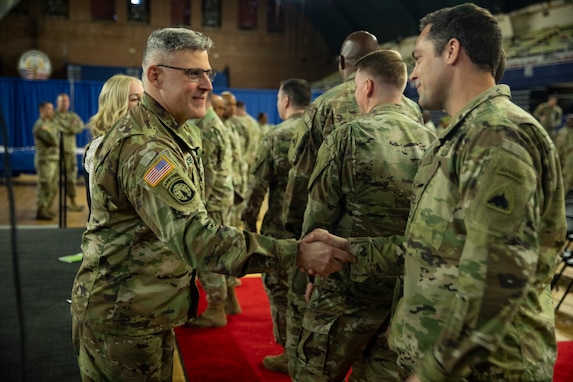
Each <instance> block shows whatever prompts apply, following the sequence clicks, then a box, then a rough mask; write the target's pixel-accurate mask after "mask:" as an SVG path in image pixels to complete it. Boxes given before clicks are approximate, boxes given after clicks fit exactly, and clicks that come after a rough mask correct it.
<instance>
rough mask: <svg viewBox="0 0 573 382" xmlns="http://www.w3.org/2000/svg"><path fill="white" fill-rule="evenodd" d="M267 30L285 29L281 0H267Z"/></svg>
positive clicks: (280, 30)
mask: <svg viewBox="0 0 573 382" xmlns="http://www.w3.org/2000/svg"><path fill="white" fill-rule="evenodd" d="M267 31H268V32H284V31H285V10H284V2H283V0H267Z"/></svg>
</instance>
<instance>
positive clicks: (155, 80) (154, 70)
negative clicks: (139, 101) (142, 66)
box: [145, 65, 161, 88]
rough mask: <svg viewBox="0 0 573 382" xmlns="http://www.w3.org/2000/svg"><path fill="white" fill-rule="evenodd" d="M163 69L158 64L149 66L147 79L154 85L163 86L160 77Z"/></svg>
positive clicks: (146, 73)
mask: <svg viewBox="0 0 573 382" xmlns="http://www.w3.org/2000/svg"><path fill="white" fill-rule="evenodd" d="M160 74H161V71H160V70H159V68H158V67H157V66H156V65H151V66H150V67H148V68H147V71H146V72H145V75H146V76H147V80H148V81H149V83H150V84H152V85H153V86H155V87H157V88H159V87H161V79H160Z"/></svg>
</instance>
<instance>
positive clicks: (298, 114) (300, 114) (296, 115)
mask: <svg viewBox="0 0 573 382" xmlns="http://www.w3.org/2000/svg"><path fill="white" fill-rule="evenodd" d="M302 114H303V112H302V111H300V112H297V113H292V114H291V115H289V117H288V118H287V120H289V119H294V118H300V117H302Z"/></svg>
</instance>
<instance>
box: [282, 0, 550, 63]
mask: <svg viewBox="0 0 573 382" xmlns="http://www.w3.org/2000/svg"><path fill="white" fill-rule="evenodd" d="M292 1H293V3H295V4H296V6H297V7H299V9H302V11H303V12H304V13H305V14H306V15H307V17H308V19H309V20H310V22H311V23H312V24H313V25H314V26H315V28H317V29H318V30H319V31H320V32H321V33H323V34H324V37H325V39H326V41H327V43H328V45H329V47H330V50H331V51H332V54H333V55H337V54H338V53H339V51H340V45H341V44H342V41H344V39H345V38H346V36H348V35H349V34H350V33H352V32H354V31H357V30H367V31H369V32H371V33H373V34H374V35H375V36H376V37H377V38H378V41H379V42H380V43H381V44H382V43H385V42H388V41H395V40H399V39H401V38H405V37H409V36H414V35H417V34H418V32H419V29H418V23H419V20H420V19H421V18H422V17H423V16H424V15H426V14H427V13H430V12H432V11H435V10H437V9H440V8H443V7H450V6H454V5H457V4H463V3H466V2H467V1H453V0H292ZM473 2H474V3H475V4H477V5H479V6H482V7H484V8H487V9H489V10H490V11H491V12H492V13H493V14H499V13H510V12H512V11H515V10H518V9H521V8H524V7H527V6H529V5H532V4H537V3H547V4H550V1H546V2H543V1H539V0H506V1H503V0H484V1H480V0H475V1H473Z"/></svg>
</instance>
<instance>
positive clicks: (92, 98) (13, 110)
mask: <svg viewBox="0 0 573 382" xmlns="http://www.w3.org/2000/svg"><path fill="white" fill-rule="evenodd" d="M102 86H103V81H71V80H47V81H31V80H23V79H19V78H0V110H1V111H2V115H3V117H4V120H5V121H6V126H7V127H8V147H13V148H20V147H31V146H34V138H33V136H32V127H33V126H34V122H36V120H37V119H38V103H40V102H41V101H50V102H52V103H54V107H55V105H56V98H57V97H58V94H60V93H67V94H68V95H69V96H70V100H71V105H70V110H73V111H75V112H76V113H78V115H79V116H80V117H81V118H82V120H83V121H84V123H87V121H88V120H89V118H90V117H91V116H92V115H94V114H95V113H96V111H97V99H98V96H99V93H100V91H101V88H102ZM224 90H230V91H231V92H233V94H235V96H236V98H237V100H239V101H243V102H244V103H245V105H246V106H247V111H248V113H249V114H251V115H252V116H253V117H255V118H256V116H257V114H258V113H259V112H266V113H267V115H268V117H269V123H271V124H277V123H279V122H280V118H279V116H278V112H277V106H276V103H277V90H267V89H260V90H252V89H229V88H221V87H217V88H215V89H214V92H215V93H221V92H222V91H224ZM317 95H318V93H316V94H314V95H313V98H314V97H316V96H317ZM77 141H78V147H82V146H84V145H86V144H87V143H88V141H89V133H88V131H87V130H85V131H84V132H83V133H82V134H79V135H78V138H77ZM0 143H3V142H0Z"/></svg>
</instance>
